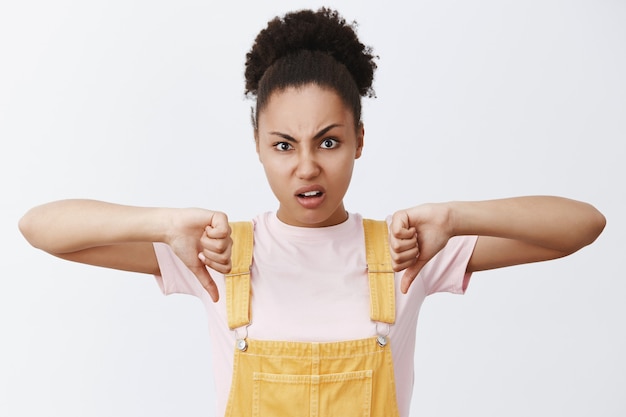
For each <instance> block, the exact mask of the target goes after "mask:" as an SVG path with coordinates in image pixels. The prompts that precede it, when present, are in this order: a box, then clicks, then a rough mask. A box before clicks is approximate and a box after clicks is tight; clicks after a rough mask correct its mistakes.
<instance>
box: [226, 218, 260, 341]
mask: <svg viewBox="0 0 626 417" xmlns="http://www.w3.org/2000/svg"><path fill="white" fill-rule="evenodd" d="M230 228H231V230H232V233H231V237H232V239H233V248H232V254H231V262H232V269H231V271H230V272H229V273H228V274H224V278H225V280H226V313H227V317H228V327H229V328H230V329H236V328H238V327H242V326H247V325H248V324H250V267H251V266H252V248H253V239H254V238H253V236H254V234H253V224H252V222H233V223H230Z"/></svg>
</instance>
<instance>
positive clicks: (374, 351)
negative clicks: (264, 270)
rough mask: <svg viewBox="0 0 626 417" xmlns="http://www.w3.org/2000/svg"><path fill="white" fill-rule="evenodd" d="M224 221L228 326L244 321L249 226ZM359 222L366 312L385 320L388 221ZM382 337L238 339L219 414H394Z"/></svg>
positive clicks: (390, 305) (390, 295) (388, 308)
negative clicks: (228, 235)
mask: <svg viewBox="0 0 626 417" xmlns="http://www.w3.org/2000/svg"><path fill="white" fill-rule="evenodd" d="M233 225H235V226H234V227H233ZM231 228H232V230H233V258H232V259H233V272H232V273H231V274H229V275H228V276H227V278H226V284H227V285H226V292H227V294H226V297H227V309H228V316H229V317H228V323H229V326H230V327H231V328H232V329H234V328H237V327H240V326H242V325H247V324H249V322H250V319H249V317H250V314H249V311H250V307H249V306H250V299H249V297H250V264H251V260H252V236H251V235H252V227H251V225H249V226H248V225H245V224H244V226H240V225H239V224H237V223H234V224H231ZM364 230H365V236H366V239H365V240H366V248H367V249H366V250H367V262H368V272H369V279H370V291H371V292H372V294H373V295H372V296H371V297H370V303H371V305H372V306H371V313H372V314H371V315H372V319H373V320H374V321H384V322H386V323H390V324H391V323H393V322H394V321H395V292H394V284H393V272H392V271H391V262H390V256H389V253H388V246H387V225H386V223H385V222H372V221H368V220H364ZM248 234H250V236H248ZM241 235H244V236H241ZM241 245H246V246H248V248H247V249H246V248H241V247H240V246H241ZM389 274H391V281H389ZM240 277H244V278H243V279H241V278H240ZM244 313H245V314H244ZM231 314H232V316H233V317H232V318H231ZM383 339H384V342H385V343H382V344H380V343H379V339H378V338H377V337H371V338H368V339H360V340H350V341H344V342H329V343H308V342H288V341H287V342H285V341H262V340H252V339H246V340H245V341H244V340H239V341H238V343H237V345H236V347H235V356H234V366H233V379H232V385H231V389H230V396H229V399H228V405H227V407H226V417H241V416H246V417H247V416H251V417H398V416H399V414H398V405H397V401H396V388H395V377H394V372H393V360H392V357H391V344H390V342H389V341H388V339H387V338H383Z"/></svg>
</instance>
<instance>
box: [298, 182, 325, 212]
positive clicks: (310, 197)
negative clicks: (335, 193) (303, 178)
mask: <svg viewBox="0 0 626 417" xmlns="http://www.w3.org/2000/svg"><path fill="white" fill-rule="evenodd" d="M295 196H296V198H297V200H298V202H299V203H300V205H302V207H304V208H307V209H314V208H317V207H319V206H320V205H321V204H322V203H323V202H324V199H325V196H326V190H325V189H324V187H322V186H320V185H311V186H307V187H302V188H299V189H298V190H296V192H295Z"/></svg>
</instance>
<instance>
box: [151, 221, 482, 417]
mask: <svg viewBox="0 0 626 417" xmlns="http://www.w3.org/2000/svg"><path fill="white" fill-rule="evenodd" d="M364 239H365V238H364V232H363V224H362V217H361V216H360V215H359V214H350V215H349V218H348V220H346V221H345V222H343V223H341V224H338V225H336V226H330V227H323V228H303V227H295V226H289V225H287V224H284V223H282V222H281V221H280V220H278V218H277V217H276V214H275V213H264V214H262V215H260V216H258V217H256V218H255V219H254V252H253V261H252V269H251V286H252V298H251V318H252V322H251V325H250V326H249V327H248V337H250V338H252V339H259V340H279V341H284V340H291V341H309V342H328V341H343V340H353V339H364V338H368V337H372V336H375V335H376V334H377V333H376V324H375V323H373V322H372V321H371V320H370V317H369V311H370V310H369V284H368V277H367V267H366V265H367V264H366V257H365V241H364ZM475 242H476V236H457V237H454V238H452V239H450V241H449V242H448V244H447V246H446V247H445V248H444V249H443V250H442V251H441V252H439V253H438V254H437V255H436V256H435V257H434V258H433V259H432V260H431V261H430V262H429V263H428V264H427V265H426V266H425V267H424V268H423V269H422V271H421V272H420V274H419V276H418V277H417V278H416V279H415V281H414V282H413V284H412V285H411V287H410V289H409V292H408V294H402V293H401V292H400V289H399V288H400V285H399V282H400V279H401V277H402V273H396V274H395V278H396V323H395V324H394V325H393V326H391V328H390V333H389V338H390V340H391V348H392V357H393V362H394V373H395V378H396V391H397V398H398V407H399V409H400V415H401V416H408V414H409V405H410V401H411V394H412V390H413V364H414V360H413V356H414V351H415V332H416V326H417V318H418V315H419V310H420V307H421V305H422V302H423V301H424V299H425V298H426V296H427V295H430V294H433V293H436V292H451V293H457V294H460V293H463V292H464V291H465V288H466V287H467V283H468V282H469V274H467V273H466V271H465V270H466V267H467V263H468V261H469V259H470V257H471V255H472V251H473V249H474V244H475ZM154 247H155V251H156V255H157V259H158V262H159V267H160V270H161V276H159V277H157V282H158V283H159V285H160V286H161V289H162V290H163V292H164V293H165V294H173V293H183V294H190V295H194V296H196V297H198V298H200V299H201V300H202V302H203V303H204V306H205V309H206V312H207V318H208V325H209V332H210V340H211V343H212V349H213V354H214V357H213V368H214V371H215V381H216V387H217V404H218V415H224V412H225V409H226V403H227V401H228V394H229V390H230V384H231V379H232V366H233V351H234V344H235V340H236V335H235V333H234V331H231V330H230V329H229V328H228V325H227V320H226V301H225V297H224V294H225V286H224V277H223V275H222V274H220V273H218V272H216V271H212V270H211V271H209V272H210V273H211V276H212V277H213V278H214V280H215V282H216V284H217V286H218V289H219V292H220V296H221V297H220V300H219V301H218V302H217V303H213V301H212V300H211V298H210V296H209V295H208V293H207V292H206V291H205V290H204V288H203V287H202V285H200V283H199V282H198V281H197V279H196V277H195V276H194V275H193V274H192V273H191V271H189V269H188V268H187V267H186V266H185V265H184V264H183V263H182V261H180V259H178V257H177V256H176V255H175V254H174V253H173V252H172V250H171V249H170V248H169V246H168V245H166V244H163V243H155V244H154Z"/></svg>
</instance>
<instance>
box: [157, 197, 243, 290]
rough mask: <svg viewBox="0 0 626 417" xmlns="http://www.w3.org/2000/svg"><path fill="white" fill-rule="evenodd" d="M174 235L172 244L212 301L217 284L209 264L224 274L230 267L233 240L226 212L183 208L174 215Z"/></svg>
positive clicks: (175, 251)
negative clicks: (208, 268) (209, 269)
mask: <svg viewBox="0 0 626 417" xmlns="http://www.w3.org/2000/svg"><path fill="white" fill-rule="evenodd" d="M175 216H176V218H175V224H176V226H175V227H174V230H175V231H176V232H175V235H174V237H173V238H172V239H171V241H170V242H169V244H170V247H171V248H172V250H173V251H174V253H176V255H177V256H178V257H179V258H180V259H181V260H182V261H183V262H184V263H185V265H186V266H187V267H188V268H189V269H190V270H191V272H193V273H194V275H195V276H196V278H198V281H200V283H201V284H202V286H203V287H204V289H205V290H206V291H207V292H208V293H209V295H210V296H211V299H212V300H213V301H217V300H218V299H219V292H218V289H217V285H216V284H215V281H214V280H213V277H211V274H209V271H208V270H207V268H206V267H207V266H208V267H210V268H212V269H214V270H216V271H218V272H221V273H228V272H230V269H231V260H230V255H231V249H232V239H231V237H230V233H231V230H230V226H229V225H228V217H227V216H226V214H224V213H221V212H216V211H210V210H203V209H183V210H182V211H178V212H177V213H176V214H175Z"/></svg>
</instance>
